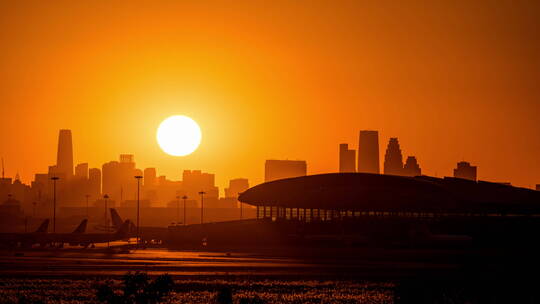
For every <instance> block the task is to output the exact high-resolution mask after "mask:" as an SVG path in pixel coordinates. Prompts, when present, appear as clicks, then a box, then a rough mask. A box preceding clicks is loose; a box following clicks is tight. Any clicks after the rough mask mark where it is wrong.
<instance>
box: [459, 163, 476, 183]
mask: <svg viewBox="0 0 540 304" xmlns="http://www.w3.org/2000/svg"><path fill="white" fill-rule="evenodd" d="M454 177H456V178H463V179H469V180H473V181H476V166H471V164H470V163H468V162H466V161H461V162H459V163H457V168H456V169H454Z"/></svg>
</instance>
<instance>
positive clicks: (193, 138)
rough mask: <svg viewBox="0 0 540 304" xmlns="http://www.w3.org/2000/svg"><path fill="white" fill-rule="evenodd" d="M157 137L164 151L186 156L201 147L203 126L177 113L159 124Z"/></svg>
mask: <svg viewBox="0 0 540 304" xmlns="http://www.w3.org/2000/svg"><path fill="white" fill-rule="evenodd" d="M156 138H157V142H158V144H159V146H160V147H161V150H163V152H165V153H167V154H170V155H173V156H185V155H188V154H191V153H193V151H195V150H197V148H198V147H199V144H200V143H201V128H199V125H198V124H197V123H196V122H195V121H194V120H193V119H191V118H189V117H187V116H183V115H175V116H171V117H169V118H167V119H165V120H164V121H163V122H162V123H161V124H160V125H159V127H158V130H157V135H156Z"/></svg>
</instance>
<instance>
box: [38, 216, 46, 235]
mask: <svg viewBox="0 0 540 304" xmlns="http://www.w3.org/2000/svg"><path fill="white" fill-rule="evenodd" d="M48 229H49V219H46V220H44V221H43V223H41V225H39V228H38V229H37V230H36V232H38V233H46V232H47V230H48Z"/></svg>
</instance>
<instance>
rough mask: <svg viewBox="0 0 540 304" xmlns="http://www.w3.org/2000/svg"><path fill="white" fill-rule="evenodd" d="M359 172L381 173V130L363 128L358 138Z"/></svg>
mask: <svg viewBox="0 0 540 304" xmlns="http://www.w3.org/2000/svg"><path fill="white" fill-rule="evenodd" d="M357 171H358V172H363V173H376V174H379V173H380V169H379V132H378V131H370V130H362V131H360V138H359V140H358V170H357Z"/></svg>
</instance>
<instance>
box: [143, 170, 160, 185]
mask: <svg viewBox="0 0 540 304" xmlns="http://www.w3.org/2000/svg"><path fill="white" fill-rule="evenodd" d="M156 174H157V173H156V168H146V169H144V187H145V188H152V187H155V186H156V176H157V175H156Z"/></svg>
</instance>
